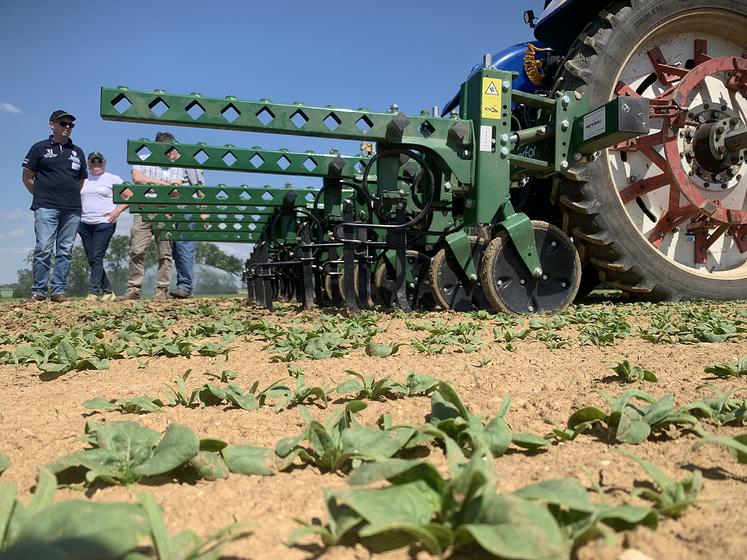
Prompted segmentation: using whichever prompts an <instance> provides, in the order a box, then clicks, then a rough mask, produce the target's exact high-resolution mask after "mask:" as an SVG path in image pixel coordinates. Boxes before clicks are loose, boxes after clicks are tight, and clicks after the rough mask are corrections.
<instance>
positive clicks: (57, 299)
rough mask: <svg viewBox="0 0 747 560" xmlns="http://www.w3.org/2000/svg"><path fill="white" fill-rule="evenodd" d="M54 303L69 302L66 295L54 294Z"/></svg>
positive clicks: (52, 298)
mask: <svg viewBox="0 0 747 560" xmlns="http://www.w3.org/2000/svg"><path fill="white" fill-rule="evenodd" d="M50 299H51V300H52V301H53V302H54V303H62V302H63V301H67V296H66V295H65V294H62V293H60V294H52V297H51V298H50Z"/></svg>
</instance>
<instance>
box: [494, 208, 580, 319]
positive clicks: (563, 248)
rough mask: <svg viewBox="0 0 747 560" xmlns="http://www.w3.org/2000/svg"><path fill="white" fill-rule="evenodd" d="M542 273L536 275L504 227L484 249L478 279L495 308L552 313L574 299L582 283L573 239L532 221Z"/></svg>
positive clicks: (542, 223) (519, 311) (524, 312)
mask: <svg viewBox="0 0 747 560" xmlns="http://www.w3.org/2000/svg"><path fill="white" fill-rule="evenodd" d="M532 230H533V231H534V242H535V243H536V245H537V251H538V255H539V261H540V266H541V267H542V274H541V275H540V276H537V277H535V276H534V275H532V273H531V272H530V271H529V269H528V268H527V267H526V265H525V264H524V261H523V260H522V259H521V256H520V255H519V252H518V251H517V250H516V247H515V245H514V244H513V242H512V241H511V238H510V237H509V236H508V233H507V232H506V231H505V230H503V231H501V232H500V233H499V234H498V236H497V237H495V238H494V239H493V240H492V241H491V242H490V243H489V244H488V247H487V248H486V249H485V254H484V255H483V259H482V264H481V267H480V279H481V281H482V287H483V289H484V290H485V295H486V296H487V298H488V301H490V304H491V305H492V306H493V309H495V310H496V311H502V312H506V313H522V314H537V313H554V312H556V311H560V310H561V309H564V308H565V307H567V306H568V305H569V304H570V303H572V302H573V299H574V298H575V297H576V293H577V292H578V287H579V284H580V283H581V259H580V258H579V256H578V251H576V246H575V245H574V244H573V241H571V240H570V238H569V237H568V236H567V235H566V234H565V233H563V231H562V230H561V229H560V228H558V227H555V226H553V225H551V224H548V223H547V222H542V221H539V220H533V221H532Z"/></svg>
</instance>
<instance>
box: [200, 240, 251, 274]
mask: <svg viewBox="0 0 747 560" xmlns="http://www.w3.org/2000/svg"><path fill="white" fill-rule="evenodd" d="M195 262H197V263H199V264H206V265H209V266H214V267H215V268H220V269H221V270H225V271H226V272H230V273H231V274H236V275H240V274H241V273H242V272H243V271H244V261H243V260H241V259H240V258H238V257H234V256H233V255H228V254H226V253H224V252H223V251H221V249H220V247H218V246H217V245H215V244H214V243H207V242H205V241H198V242H197V251H196V255H195Z"/></svg>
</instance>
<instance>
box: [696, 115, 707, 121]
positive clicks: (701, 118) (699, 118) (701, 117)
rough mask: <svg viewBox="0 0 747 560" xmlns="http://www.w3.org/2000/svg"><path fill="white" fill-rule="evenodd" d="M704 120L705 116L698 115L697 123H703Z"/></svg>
mask: <svg viewBox="0 0 747 560" xmlns="http://www.w3.org/2000/svg"><path fill="white" fill-rule="evenodd" d="M705 120H706V116H705V115H698V122H699V123H704V122H705Z"/></svg>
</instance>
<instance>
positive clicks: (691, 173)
mask: <svg viewBox="0 0 747 560" xmlns="http://www.w3.org/2000/svg"><path fill="white" fill-rule="evenodd" d="M687 174H688V175H690V177H692V176H693V175H695V171H693V170H692V169H691V170H690V171H688V172H687Z"/></svg>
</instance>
